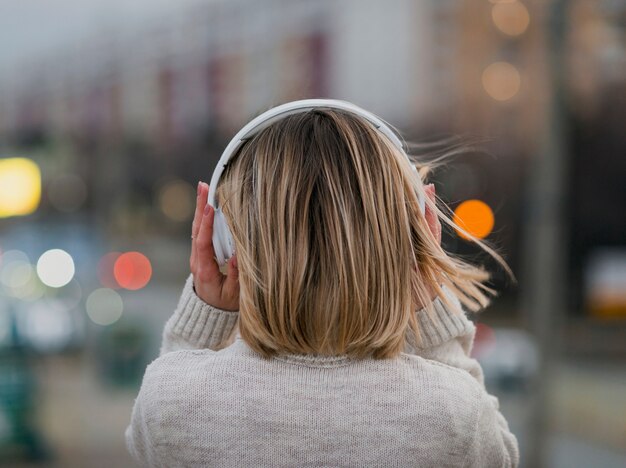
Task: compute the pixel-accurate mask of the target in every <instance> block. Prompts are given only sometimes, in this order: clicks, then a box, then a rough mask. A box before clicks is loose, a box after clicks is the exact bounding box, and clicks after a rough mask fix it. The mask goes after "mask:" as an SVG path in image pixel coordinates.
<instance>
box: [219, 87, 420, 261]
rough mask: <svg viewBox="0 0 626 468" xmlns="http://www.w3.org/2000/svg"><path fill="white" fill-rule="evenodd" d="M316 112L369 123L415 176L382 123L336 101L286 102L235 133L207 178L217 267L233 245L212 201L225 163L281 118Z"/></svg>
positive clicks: (227, 257) (418, 193) (403, 151)
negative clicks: (336, 112) (326, 111)
mask: <svg viewBox="0 0 626 468" xmlns="http://www.w3.org/2000/svg"><path fill="white" fill-rule="evenodd" d="M317 108H329V109H338V110H342V111H347V112H350V113H353V114H356V115H358V116H360V117H363V118H364V119H365V120H367V121H368V122H370V123H371V124H372V125H373V126H374V127H375V128H376V129H377V130H379V131H380V132H381V133H383V134H384V135H385V136H387V138H389V139H390V140H391V142H392V143H393V144H394V145H395V146H396V147H397V148H398V149H399V150H400V151H401V152H402V154H404V155H405V156H406V158H407V159H408V160H409V163H410V164H411V167H412V168H413V171H414V172H415V173H416V174H417V168H416V167H415V165H414V164H413V163H412V162H411V160H410V159H409V157H408V155H407V154H406V151H405V150H404V146H403V145H402V142H401V141H400V138H399V137H398V135H396V133H395V132H393V131H392V130H391V129H390V128H389V127H388V126H387V125H386V124H385V122H384V121H383V120H382V119H380V118H379V117H377V116H375V115H374V114H372V113H371V112H368V111H366V110H364V109H361V108H360V107H358V106H356V105H354V104H352V103H350V102H347V101H340V100H336V99H304V100H301V101H293V102H288V103H286V104H282V105H280V106H277V107H274V108H272V109H270V110H268V111H267V112H264V113H263V114H261V115H259V116H258V117H256V118H254V119H253V120H252V121H250V122H249V123H248V124H247V125H246V126H244V127H243V128H242V129H241V130H239V132H238V133H237V134H236V135H235V136H234V137H233V139H232V140H231V141H230V143H229V144H228V146H226V149H225V150H224V152H223V153H222V156H221V157H220V160H219V161H218V163H217V166H216V167H215V171H214V172H213V176H212V177H211V184H210V188H209V196H208V203H209V204H210V205H211V206H212V207H213V208H214V209H215V217H214V221H213V249H214V250H215V256H216V258H217V262H218V264H219V265H220V266H222V265H224V264H225V263H226V262H227V261H228V259H229V258H230V257H232V256H233V254H234V253H235V243H234V241H233V237H232V234H231V233H230V230H229V228H228V225H227V224H226V219H225V218H224V213H223V212H222V209H221V207H220V206H219V204H218V203H217V202H216V200H215V190H216V189H217V184H218V182H219V180H220V177H221V175H222V172H224V168H225V167H226V165H227V164H228V161H229V159H230V158H231V157H232V155H233V154H235V153H236V152H237V150H238V149H239V148H240V147H241V146H242V145H243V144H244V143H245V142H246V141H248V140H250V139H252V138H253V137H254V136H255V135H256V134H257V133H259V132H260V131H261V130H263V129H265V128H267V127H268V126H270V125H271V124H273V123H274V122H276V121H278V120H280V119H282V118H284V117H287V116H288V115H292V114H297V113H300V112H308V111H310V110H312V109H317ZM416 179H418V181H419V186H420V188H419V190H418V191H417V196H418V200H419V206H420V209H421V210H422V213H425V205H426V200H425V194H424V189H423V185H422V180H421V178H420V177H419V175H418V176H417V177H416Z"/></svg>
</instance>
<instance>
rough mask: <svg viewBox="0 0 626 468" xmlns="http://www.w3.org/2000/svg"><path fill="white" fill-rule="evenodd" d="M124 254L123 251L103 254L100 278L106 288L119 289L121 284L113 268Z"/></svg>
mask: <svg viewBox="0 0 626 468" xmlns="http://www.w3.org/2000/svg"><path fill="white" fill-rule="evenodd" d="M120 255H122V253H121V252H109V253H107V254H105V255H103V256H102V258H101V259H100V261H99V262H98V279H99V280H100V284H101V285H102V286H104V287H105V288H109V289H118V288H119V287H120V285H119V284H118V283H117V281H116V280H115V275H114V273H113V268H114V267H115V261H116V260H117V259H118V258H119V256H120Z"/></svg>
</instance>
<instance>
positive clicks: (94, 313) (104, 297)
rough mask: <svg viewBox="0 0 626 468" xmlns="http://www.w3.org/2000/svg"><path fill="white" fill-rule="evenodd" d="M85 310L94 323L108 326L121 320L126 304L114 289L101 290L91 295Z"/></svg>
mask: <svg viewBox="0 0 626 468" xmlns="http://www.w3.org/2000/svg"><path fill="white" fill-rule="evenodd" d="M85 308H86V310H87V315H88V316H89V318H90V319H91V321H92V322H93V323H95V324H97V325H103V326H106V325H111V324H113V323H115V322H117V321H118V320H119V319H120V317H121V316H122V312H123V311H124V303H123V301H122V298H121V296H120V295H119V294H118V293H117V292H115V291H114V290H113V289H109V288H100V289H96V290H95V291H93V292H92V293H91V294H89V296H88V297H87V301H86V302H85Z"/></svg>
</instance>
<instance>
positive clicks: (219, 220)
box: [213, 208, 235, 266]
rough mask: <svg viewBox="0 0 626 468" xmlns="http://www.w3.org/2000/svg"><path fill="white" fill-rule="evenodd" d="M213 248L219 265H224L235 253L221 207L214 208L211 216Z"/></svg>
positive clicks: (233, 243)
mask: <svg viewBox="0 0 626 468" xmlns="http://www.w3.org/2000/svg"><path fill="white" fill-rule="evenodd" d="M213 250H214V251H215V257H216V259H217V263H218V264H219V266H222V265H224V264H225V263H226V262H227V261H228V259H229V258H231V257H232V256H233V254H234V253H235V242H234V240H233V236H232V234H231V233H230V229H228V225H227V224H226V219H225V218H224V213H223V212H222V209H221V208H217V209H216V210H215V217H214V218H213Z"/></svg>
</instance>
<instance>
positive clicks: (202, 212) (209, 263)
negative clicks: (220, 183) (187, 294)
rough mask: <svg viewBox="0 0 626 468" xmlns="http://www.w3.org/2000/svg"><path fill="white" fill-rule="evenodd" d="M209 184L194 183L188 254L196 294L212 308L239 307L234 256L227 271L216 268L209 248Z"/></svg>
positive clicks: (237, 271)
mask: <svg viewBox="0 0 626 468" xmlns="http://www.w3.org/2000/svg"><path fill="white" fill-rule="evenodd" d="M208 196H209V186H208V184H206V183H204V182H199V183H198V196H197V198H196V212H195V215H194V218H193V224H192V227H191V257H190V258H189V266H190V268H191V273H192V274H193V283H194V290H195V292H196V295H197V296H198V297H199V298H200V299H202V300H203V301H204V302H206V303H207V304H209V305H212V306H213V307H216V308H218V309H223V310H231V311H236V310H239V269H238V268H237V257H236V256H235V255H233V257H232V258H231V259H230V260H229V261H228V263H227V273H226V275H223V274H222V272H221V271H220V268H219V265H218V264H217V260H216V259H215V251H214V250H213V219H214V216H215V212H214V210H213V207H212V206H211V205H209V204H208V203H207V197H208Z"/></svg>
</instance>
